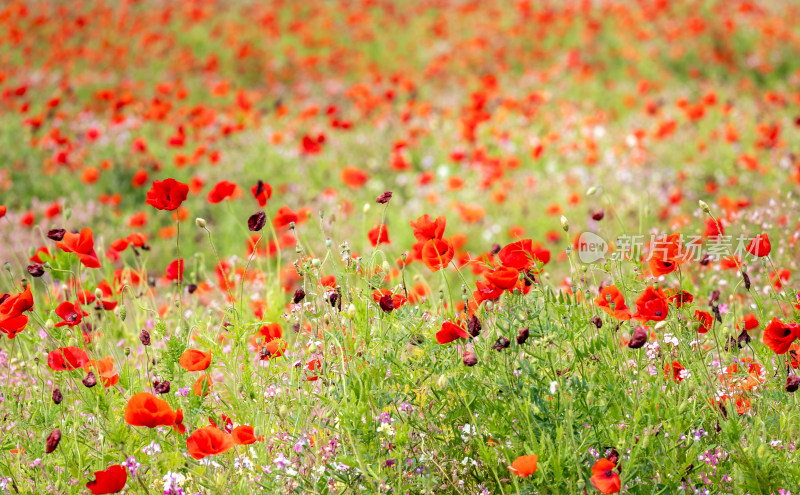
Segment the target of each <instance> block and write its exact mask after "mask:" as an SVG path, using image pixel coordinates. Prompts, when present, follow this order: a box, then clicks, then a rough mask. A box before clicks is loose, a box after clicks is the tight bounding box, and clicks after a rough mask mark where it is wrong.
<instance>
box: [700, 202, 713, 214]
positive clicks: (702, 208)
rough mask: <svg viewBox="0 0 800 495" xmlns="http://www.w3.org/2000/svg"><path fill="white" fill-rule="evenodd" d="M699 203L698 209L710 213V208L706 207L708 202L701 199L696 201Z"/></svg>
mask: <svg viewBox="0 0 800 495" xmlns="http://www.w3.org/2000/svg"><path fill="white" fill-rule="evenodd" d="M697 204H698V205H700V209H701V210H703V212H704V213H711V208H709V207H708V203H706V202H705V201H703V200H702V199H701V200H699V201H698V202H697Z"/></svg>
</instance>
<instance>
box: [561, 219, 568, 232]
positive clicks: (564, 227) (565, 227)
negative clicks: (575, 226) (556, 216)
mask: <svg viewBox="0 0 800 495" xmlns="http://www.w3.org/2000/svg"><path fill="white" fill-rule="evenodd" d="M561 230H563V231H564V232H569V220H567V217H565V216H563V215H562V216H561Z"/></svg>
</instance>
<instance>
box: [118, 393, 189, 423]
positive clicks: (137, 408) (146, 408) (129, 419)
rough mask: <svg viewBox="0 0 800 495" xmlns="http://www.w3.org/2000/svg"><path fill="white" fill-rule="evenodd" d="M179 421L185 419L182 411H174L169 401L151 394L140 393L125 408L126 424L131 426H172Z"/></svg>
mask: <svg viewBox="0 0 800 495" xmlns="http://www.w3.org/2000/svg"><path fill="white" fill-rule="evenodd" d="M179 419H183V413H181V411H180V410H178V411H173V410H172V408H171V407H170V405H169V404H168V403H167V401H165V400H163V399H159V398H158V397H156V396H155V395H153V394H151V393H150V392H139V393H138V394H136V395H134V396H133V397H131V398H130V399H129V400H128V405H127V406H125V422H126V423H128V424H129V425H131V426H146V427H148V428H155V427H156V426H172V425H175V424H176V423H179V422H180V421H178V420H179Z"/></svg>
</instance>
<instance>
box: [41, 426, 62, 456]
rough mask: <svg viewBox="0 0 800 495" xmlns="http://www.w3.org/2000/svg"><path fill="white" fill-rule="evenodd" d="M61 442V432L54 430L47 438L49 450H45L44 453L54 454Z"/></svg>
mask: <svg viewBox="0 0 800 495" xmlns="http://www.w3.org/2000/svg"><path fill="white" fill-rule="evenodd" d="M60 441H61V430H59V429H58V428H56V429H55V430H53V432H52V433H50V436H48V437H47V443H46V445H47V448H45V450H44V451H45V452H47V453H48V454H52V453H53V451H54V450H56V447H58V442H60Z"/></svg>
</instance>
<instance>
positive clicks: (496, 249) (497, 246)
mask: <svg viewBox="0 0 800 495" xmlns="http://www.w3.org/2000/svg"><path fill="white" fill-rule="evenodd" d="M502 249H503V246H501V245H500V244H497V243H495V244H492V254H497V253H499V252H500V251H501V250H502Z"/></svg>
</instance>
